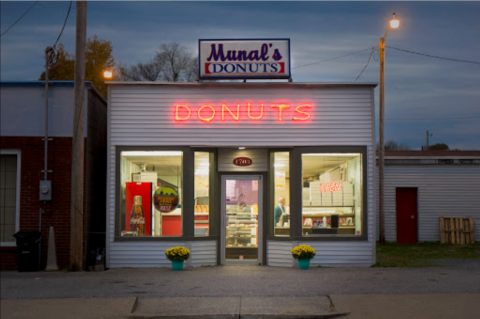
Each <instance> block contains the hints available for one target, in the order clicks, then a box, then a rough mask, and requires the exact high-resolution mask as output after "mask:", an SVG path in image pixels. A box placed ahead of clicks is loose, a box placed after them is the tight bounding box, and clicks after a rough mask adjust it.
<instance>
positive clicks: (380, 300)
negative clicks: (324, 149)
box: [0, 266, 480, 319]
mask: <svg viewBox="0 0 480 319" xmlns="http://www.w3.org/2000/svg"><path fill="white" fill-rule="evenodd" d="M0 280H1V285H0V289H1V301H0V306H1V312H0V314H1V318H2V319H4V318H27V319H28V318H53V319H56V318H58V319H60V318H62V319H63V318H282V319H286V318H333V317H339V318H347V319H359V318H366V319H370V318H382V319H383V318H388V319H390V318H393V319H396V318H412V319H417V318H436V319H437V318H440V319H442V318H449V319H450V318H455V319H456V318H460V319H463V318H465V319H469V318H478V314H479V313H480V302H479V301H480V272H478V271H472V270H471V269H468V268H438V267H437V268H311V269H309V270H308V271H300V270H298V269H294V268H276V267H266V266H263V267H259V266H218V267H201V268H186V269H184V271H181V272H174V271H172V269H170V268H119V269H110V270H108V271H104V272H62V271H57V272H47V271H40V272H34V273H18V272H0ZM348 313H350V314H348Z"/></svg>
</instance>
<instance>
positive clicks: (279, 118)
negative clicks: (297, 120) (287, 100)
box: [272, 104, 290, 121]
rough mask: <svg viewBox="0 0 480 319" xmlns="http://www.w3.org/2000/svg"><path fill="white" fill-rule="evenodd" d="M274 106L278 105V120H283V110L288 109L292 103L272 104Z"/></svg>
mask: <svg viewBox="0 0 480 319" xmlns="http://www.w3.org/2000/svg"><path fill="white" fill-rule="evenodd" d="M272 107H278V120H279V121H283V120H282V110H283V109H288V108H289V107H290V105H288V104H272Z"/></svg>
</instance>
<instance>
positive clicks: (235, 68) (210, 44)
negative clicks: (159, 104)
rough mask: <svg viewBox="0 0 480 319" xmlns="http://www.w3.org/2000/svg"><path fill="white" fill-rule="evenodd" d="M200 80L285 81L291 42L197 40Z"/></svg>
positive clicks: (287, 40)
mask: <svg viewBox="0 0 480 319" xmlns="http://www.w3.org/2000/svg"><path fill="white" fill-rule="evenodd" d="M198 63H199V71H198V72H199V74H198V76H199V78H200V79H204V80H205V79H288V78H290V39H251V40H249V39H241V40H236V39H230V40H228V39H208V40H205V39H201V40H198Z"/></svg>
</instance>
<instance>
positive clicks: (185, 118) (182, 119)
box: [175, 105, 192, 121]
mask: <svg viewBox="0 0 480 319" xmlns="http://www.w3.org/2000/svg"><path fill="white" fill-rule="evenodd" d="M179 107H183V108H186V109H187V110H188V115H187V117H180V116H179V115H178V108H179ZM191 114H192V112H191V111H190V108H189V107H188V106H186V105H177V106H176V107H175V120H177V121H185V120H188V119H189V118H190V115H191Z"/></svg>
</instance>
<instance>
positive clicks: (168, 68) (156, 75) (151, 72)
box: [120, 42, 198, 82]
mask: <svg viewBox="0 0 480 319" xmlns="http://www.w3.org/2000/svg"><path fill="white" fill-rule="evenodd" d="M120 69H121V72H122V73H123V75H124V76H125V78H126V79H128V80H133V81H167V82H193V81H195V80H196V79H197V74H198V58H197V57H193V56H192V55H191V54H190V53H189V52H188V51H187V49H186V48H185V47H184V46H181V45H180V44H178V43H176V42H171V43H167V44H162V45H161V46H160V48H159V50H158V51H157V52H156V53H155V55H154V57H153V58H152V59H150V61H147V62H138V63H137V64H135V65H131V66H121V67H120Z"/></svg>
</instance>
